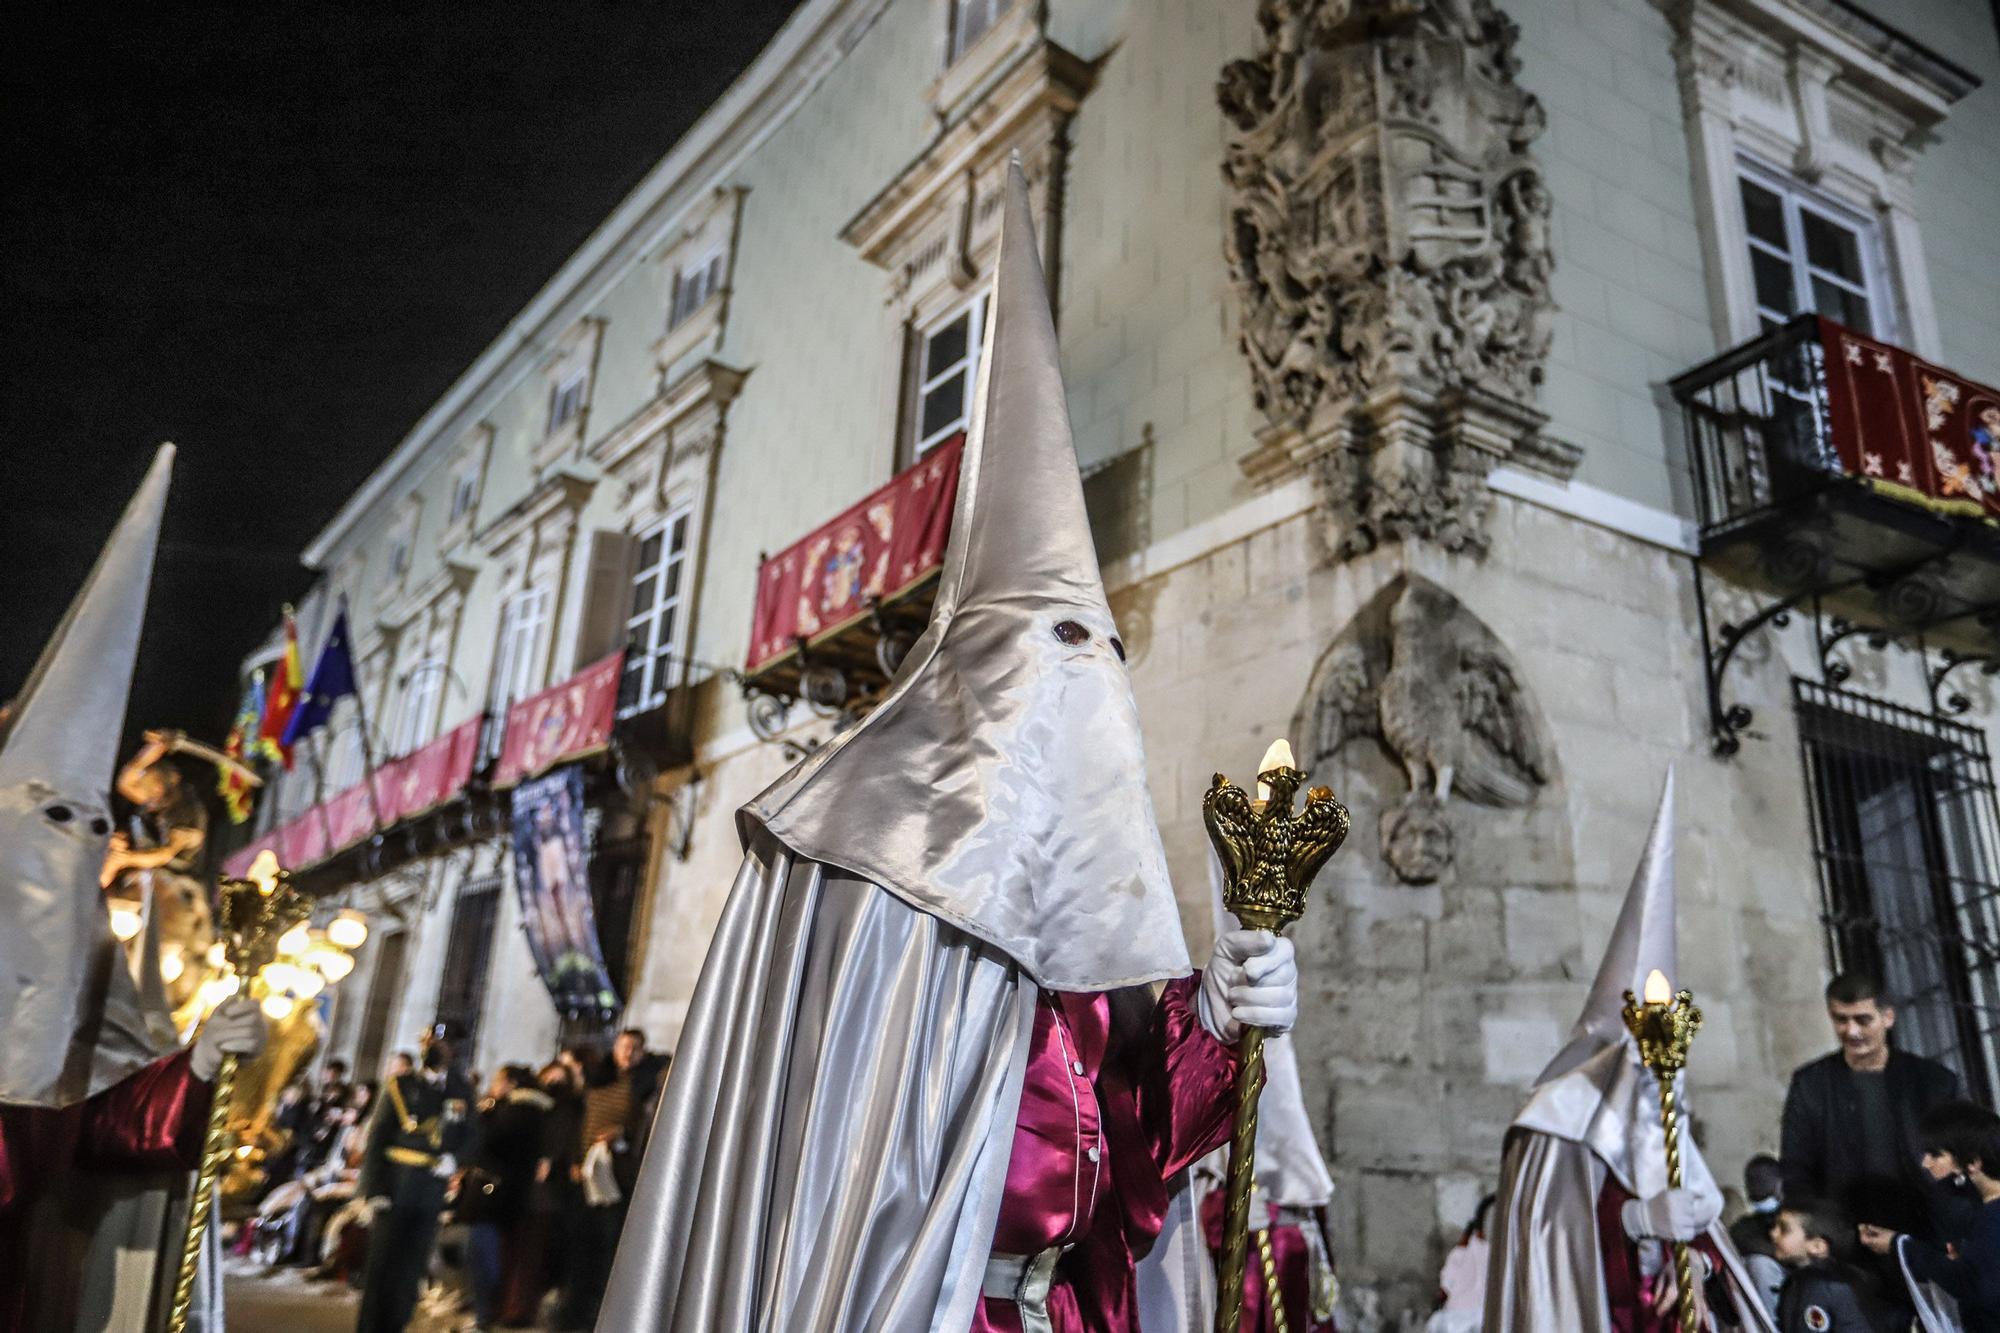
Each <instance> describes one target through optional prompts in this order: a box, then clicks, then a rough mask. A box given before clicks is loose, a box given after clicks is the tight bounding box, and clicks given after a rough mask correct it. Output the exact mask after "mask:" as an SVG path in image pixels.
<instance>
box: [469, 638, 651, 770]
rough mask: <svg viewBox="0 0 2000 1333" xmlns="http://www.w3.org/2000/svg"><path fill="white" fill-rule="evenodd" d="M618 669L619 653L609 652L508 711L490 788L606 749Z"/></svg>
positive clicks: (620, 666)
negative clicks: (498, 760) (566, 678)
mask: <svg viewBox="0 0 2000 1333" xmlns="http://www.w3.org/2000/svg"><path fill="white" fill-rule="evenodd" d="M624 666H625V654H624V652H623V651H620V652H615V653H613V654H611V656H609V657H607V658H604V659H602V660H601V661H597V662H593V663H591V664H590V665H589V666H587V667H585V668H584V669H583V670H581V671H579V672H577V673H576V674H575V675H574V676H571V677H570V678H569V679H568V680H566V681H564V682H563V683H562V684H560V685H552V686H550V687H549V688H548V689H546V690H543V691H542V692H541V693H540V694H534V695H530V696H528V697H527V698H526V699H522V700H520V701H519V702H518V703H516V704H514V705H513V706H512V707H510V708H509V709H508V710H507V732H506V737H505V739H504V740H503V741H502V743H501V747H500V764H499V767H497V768H496V769H495V770H494V772H493V785H494V786H496V787H511V786H513V785H514V784H515V783H517V782H519V781H520V780H521V779H522V778H531V777H533V776H535V775H536V774H537V773H541V772H545V771H546V770H548V769H551V768H553V767H555V766H556V765H557V764H560V763H565V762H567V761H569V760H571V759H581V758H583V757H584V756H585V755H587V754H595V753H596V752H597V751H599V750H602V749H603V748H604V747H605V746H607V745H609V744H610V743H611V724H612V723H613V722H614V721H615V720H616V719H617V713H618V676H619V673H620V671H622V670H623V669H624Z"/></svg>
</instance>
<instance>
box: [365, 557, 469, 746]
mask: <svg viewBox="0 0 2000 1333" xmlns="http://www.w3.org/2000/svg"><path fill="white" fill-rule="evenodd" d="M477 578H478V570H477V569H475V568H474V567H473V566H471V565H469V564H464V563H461V562H459V561H454V560H447V561H445V562H444V564H443V566H442V567H441V568H439V570H438V571H437V572H436V573H435V574H433V575H432V576H431V577H430V578H428V579H426V580H424V582H423V584H422V585H421V586H419V587H417V588H414V589H412V590H410V591H409V592H408V593H407V594H405V595H404V596H402V597H401V598H399V599H397V600H396V601H395V602H392V603H390V604H389V605H387V606H385V607H384V608H383V610H382V612H381V614H380V615H379V616H378V617H377V619H376V626H375V628H376V632H377V634H378V635H379V638H380V652H381V659H380V660H381V663H382V665H383V666H384V667H386V668H387V671H386V673H385V677H384V679H383V680H382V682H381V688H380V690H379V691H378V692H377V693H376V704H375V705H374V706H372V707H371V708H370V710H369V719H368V720H369V722H370V723H371V724H372V726H371V728H370V736H369V743H370V745H371V746H372V747H373V748H374V751H375V757H376V759H377V760H378V761H380V760H384V759H390V758H395V757H397V756H398V755H400V754H402V753H406V752H407V751H409V750H412V749H415V748H417V746H420V745H422V744H424V743H425V742H427V741H430V740H434V739H435V738H436V737H437V736H438V735H439V734H440V733H441V732H442V730H443V728H442V726H441V725H440V724H441V722H442V720H443V717H444V713H445V707H446V703H447V701H448V699H449V692H450V690H451V688H452V685H453V684H454V683H456V684H457V685H458V686H459V688H460V690H461V692H462V691H463V688H464V682H463V680H462V678H460V677H459V675H458V672H457V670H456V667H455V664H456V662H457V660H458V634H459V629H460V626H461V625H462V624H463V623H464V619H465V603H466V598H467V597H468V596H469V595H470V593H471V590H472V585H473V583H474V582H475V581H476V580H477ZM376 653H377V650H376V649H374V648H371V649H370V651H369V652H368V653H367V655H366V656H365V657H364V659H363V662H364V666H363V668H362V671H363V675H364V678H365V679H364V680H363V681H362V682H361V684H362V688H363V689H366V688H367V686H368V685H369V684H370V683H372V672H373V670H374V666H373V664H374V662H375V661H376ZM405 662H407V663H408V665H407V666H403V665H402V664H403V663H405ZM420 671H428V672H430V673H431V674H434V675H435V676H436V677H437V678H438V679H437V681H436V684H435V687H433V686H432V685H431V684H430V683H429V682H426V683H425V684H424V687H423V688H424V690H425V691H426V692H427V694H428V697H427V698H423V699H421V700H420V702H419V704H418V705H417V706H418V708H419V709H420V712H419V714H418V722H417V723H416V724H415V734H416V735H417V737H418V739H417V740H416V742H415V744H406V741H407V739H408V735H409V726H410V724H408V723H407V722H406V719H407V718H409V717H410V716H411V712H410V710H411V707H412V705H411V690H412V688H413V687H414V685H415V682H416V679H417V674H418V673H419V672H420ZM392 701H393V708H392V707H391V706H390V705H391V703H392Z"/></svg>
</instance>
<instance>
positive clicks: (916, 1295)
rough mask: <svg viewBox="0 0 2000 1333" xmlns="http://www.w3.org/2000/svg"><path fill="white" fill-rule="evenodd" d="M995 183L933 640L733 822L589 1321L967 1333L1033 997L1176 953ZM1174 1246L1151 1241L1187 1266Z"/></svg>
mask: <svg viewBox="0 0 2000 1333" xmlns="http://www.w3.org/2000/svg"><path fill="white" fill-rule="evenodd" d="M1007 190H1008V197H1007V201H1006V216H1005V222H1004V224H1003V228H1002V239H1001V244H1000V258H999V263H998V276H997V279H996V286H995V291H994V295H993V318H992V321H991V325H990V337H991V342H990V344H989V350H988V353H987V355H986V357H985V359H984V362H983V364H982V366H981V370H980V394H979V411H978V415H977V418H976V420H975V423H974V427H973V430H972V434H971V437H970V439H969V440H968V442H967V445H966V449H965V452H964V457H963V461H962V463H961V474H960V481H959V489H958V504H957V509H956V512H955V514H954V517H953V526H952V534H951V544H950V547H949V549H948V551H947V554H946V558H945V569H944V572H943V575H942V576H941V581H940V587H939V591H938V598H937V602H936V605H935V609H934V610H933V612H932V620H931V624H930V627H929V629H928V631H927V632H926V633H925V634H924V636H923V638H922V639H920V640H919V641H918V643H917V644H916V646H915V647H914V648H913V649H912V650H911V652H910V654H909V656H908V658H907V659H906V661H905V663H904V666H903V669H902V671H901V672H900V674H899V675H898V677H897V679H896V681H895V682H894V684H893V685H892V687H891V689H890V692H889V694H888V696H887V697H886V698H885V700H884V701H883V703H882V704H881V705H880V706H879V707H878V708H877V709H876V710H875V712H874V713H873V714H871V715H870V717H869V718H868V719H867V720H866V721H865V722H864V723H862V724H861V725H860V726H858V727H856V728H855V729H854V730H852V731H850V732H848V733H847V734H846V735H844V736H843V737H841V738H840V739H838V740H836V741H835V742H834V743H832V744H830V745H828V746H826V747H825V748H824V749H822V750H821V751H819V752H818V753H817V754H815V755H814V756H813V757H811V758H810V759H808V760H806V761H805V762H804V763H803V764H802V765H800V766H799V767H798V768H796V769H794V770H793V771H792V772H790V773H789V774H787V775H786V776H785V777H783V778H781V779H780V780H779V781H778V782H777V783H776V784H774V785H773V786H772V787H771V788H770V789H769V790H767V791H766V792H764V793H763V794H762V795H761V796H759V797H757V799H755V800H754V801H752V802H751V803H750V804H749V805H748V806H747V807H745V809H744V810H743V811H742V814H741V817H740V825H741V828H742V831H743V836H744V843H745V857H744V862H743V868H742V870H741V872H740V873H739V876H738V879H737V883H736V886H735V888H734V890H733V891H732V892H731V894H730V898H729V901H728V903H727V905H726V906H725V907H724V909H723V913H722V918H721V921H720V922H719V924H718V925H717V928H716V933H715V937H714V940H713V942H712V943H711V945H710V948H709V954H708V959H707V962H706V964H705V966H704V968H703V971H702V977H701V981H700V984H699V985H698V986H697V988H696V991H695V996H694V1000H693V1002H692V1004H691V1006H690V1008H689V1012H688V1018H687V1023H686V1026H685V1027H684V1028H683V1030H682V1035H681V1040H680V1045H679V1048H678V1050H677V1051H676V1055H675V1060H674V1067H673V1074H672V1077H671V1079H670V1080H669V1083H668V1086H667V1089H666V1091H665V1093H664V1094H663V1096H662V1101H661V1108H660V1113H659V1118H658V1121H657V1123H656V1125H655V1127H654V1131H653V1135H652V1139H651V1144H650V1147H649V1148H648V1151H647V1154H646V1160H645V1167H644V1171H643V1173H642V1176H641V1179H640V1182H639V1186H638V1188H637V1190H636V1191H635V1194H634V1197H633V1201H632V1211H631V1214H630V1217H629V1219H628V1221H627V1224H626V1226H625V1230H624V1240H623V1242H622V1244H621V1245H620V1248H619V1252H618V1258H617V1262H616V1266H615V1268H614V1271H613V1274H612V1279H611V1284H610V1290H609V1293H608V1295H607V1297H606V1300H605V1304H604V1308H603V1313H602V1315H601V1316H600V1320H599V1325H598V1327H599V1328H601V1329H605V1330H613V1329H615V1330H618V1333H667V1331H668V1330H673V1331H674V1333H696V1331H697V1330H699V1331H700V1333H730V1331H734V1330H751V1329H756V1330H784V1333H859V1331H860V1330H895V1331H896V1333H902V1330H914V1329H940V1330H950V1331H951V1333H960V1331H961V1330H963V1329H965V1328H966V1327H967V1326H968V1325H969V1324H970V1323H971V1319H972V1313H973V1309H974V1306H975V1304H976V1303H977V1301H978V1299H979V1295H980V1287H981V1283H982V1281H983V1277H984V1270H985V1265H986V1260H987V1256H988V1254H989V1253H990V1252H991V1249H992V1243H991V1242H992V1236H993V1227H994V1221H995V1218H996V1216H997V1214H998V1210H999V1206H1000V1200H1001V1196H1002V1194H1003V1192H1004V1186H1005V1180H1006V1171H1007V1162H1008V1157H1009V1152H1010V1150H1011V1148H1012V1143H1013V1133H1014V1123H1015V1115H1016V1111H1017V1106H1018V1102H1019V1099H1020V1089H1021V1080H1022V1075H1023V1070H1024V1067H1025V1061H1026V1058H1027V1052H1028V1048H1029V1042H1030V1037H1031V1034H1032V1031H1033V1025H1034V1009H1035V997H1036V993H1037V991H1036V984H1037V983H1040V984H1041V985H1044V986H1047V987H1049V988H1051V989H1068V990H1078V991H1096V990H1111V989H1114V988H1118V987H1123V986H1127V985H1131V984H1134V983H1138V982H1144V981H1150V980H1155V979H1158V978H1162V977H1169V976H1175V975H1179V974H1183V973H1186V972H1187V971H1188V970H1189V964H1188V961H1187V951H1186V944H1185V942H1184V941H1183V939H1182V937H1181V931H1180V921H1179V917H1178V914H1177V912H1176V910H1175V906H1174V901H1173V895H1172V891H1171V889H1170V887H1169V885H1168V882H1167V876H1166V868H1165V857H1164V855H1163V854H1162V852H1161V848H1160V841H1159V833H1158V830H1157V828H1156V826H1155V824H1154V819H1153V812H1152V807H1151V805H1150V802H1149V799H1148V797H1147V794H1146V789H1145V778H1144V774H1145V764H1144V761H1143V758H1142V756H1141V753H1140V745H1139V727H1138V718H1137V710H1136V708H1135V706H1134V704H1133V699H1132V692H1131V687H1130V685H1129V684H1128V683H1127V682H1126V679H1125V675H1124V671H1123V668H1122V666H1121V664H1120V661H1119V653H1118V650H1117V648H1116V647H1115V646H1114V643H1115V636H1116V632H1117V631H1116V630H1115V629H1114V627H1113V626H1112V623H1111V615H1110V611H1109V609H1108V607H1107V605H1106V603H1105V598H1104V590H1103V587H1102V584H1101V582H1100V579H1099V575H1098V569H1097V561H1096V556H1095V554H1094V552H1093V550H1092V548H1091V544H1090V534H1089V527H1088V524H1087V523H1086V521H1085V517H1084V508H1083V497H1082V483H1081V481H1080V478H1079V474H1078V470H1077V463H1076V455H1075V451H1074V448H1073V446H1072V444H1071V441H1070V434H1069V422H1068V417H1067V414H1066V411H1065V408H1064V401H1063V389H1062V382H1061V379H1060V377H1059V376H1058V374H1057V367H1056V341H1055V329H1054V324H1053V321H1052V320H1051V318H1050V313H1049V308H1048V289H1047V286H1046V284H1045V282H1044V280H1043V276H1042V271H1041V265H1040V263H1039V261H1038V260H1037V258H1036V255H1035V250H1034V240H1033V235H1034V232H1033V222H1032V220H1031V219H1030V216H1029V211H1028V203H1027V187H1026V183H1025V181H1024V180H1023V179H1022V177H1021V174H1020V171H1019V169H1018V167H1017V168H1015V169H1014V170H1013V171H1011V172H1010V173H1009V179H1008V185H1007ZM1177 1234H1183V1240H1182V1242H1181V1248H1179V1249H1176V1247H1175V1246H1174V1245H1172V1244H1169V1243H1167V1242H1166V1241H1165V1240H1164V1239H1163V1241H1162V1242H1161V1243H1159V1244H1156V1245H1155V1247H1154V1250H1155V1256H1156V1257H1157V1256H1160V1255H1161V1254H1162V1253H1163V1252H1166V1251H1174V1253H1175V1257H1176V1259H1177V1260H1178V1261H1179V1262H1181V1263H1183V1264H1184V1265H1185V1266H1186V1267H1187V1271H1190V1272H1193V1271H1198V1269H1197V1268H1196V1266H1195V1262H1194V1260H1193V1258H1192V1254H1193V1251H1192V1248H1191V1246H1190V1245H1189V1244H1188V1242H1190V1241H1191V1240H1192V1236H1191V1233H1177Z"/></svg>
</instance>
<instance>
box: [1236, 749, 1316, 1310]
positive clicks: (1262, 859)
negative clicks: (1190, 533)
mask: <svg viewBox="0 0 2000 1333" xmlns="http://www.w3.org/2000/svg"><path fill="white" fill-rule="evenodd" d="M1305 780H1306V775H1305V774H1304V773H1303V772H1301V771H1300V770H1299V769H1298V768H1297V767H1296V766H1295V761H1294V760H1293V758H1292V747H1291V744H1290V742H1288V741H1286V740H1284V739H1282V738H1280V739H1278V740H1276V741H1273V742H1272V743H1271V748H1270V749H1268V750H1266V751H1265V752H1264V759H1263V762H1262V763H1260V764H1258V766H1257V782H1256V791H1257V799H1256V800H1255V801H1252V800H1251V799H1250V797H1249V795H1248V794H1246V793H1245V792H1244V790H1243V789H1242V788H1241V787H1238V786H1237V785H1236V784H1235V783H1233V782H1231V781H1230V780H1229V779H1228V778H1226V777H1224V776H1223V775H1222V774H1220V773H1217V774H1216V775H1215V781H1214V783H1213V784H1211V785H1210V787H1209V789H1208V794H1207V795H1205V796H1204V797H1202V802H1201V815H1202V822H1203V823H1204V824H1205V825H1207V827H1208V838H1209V841H1210V842H1212V843H1213V844H1215V854H1216V856H1218V857H1219V858H1220V859H1221V861H1222V905H1223V906H1224V907H1227V908H1228V909H1229V910H1230V911H1231V912H1232V913H1234V914H1235V917H1236V919H1237V920H1238V921H1240V922H1241V923H1242V924H1243V925H1245V926H1247V927H1249V928H1250V929H1252V930H1268V931H1272V932H1274V933H1276V934H1283V933H1284V931H1285V928H1286V927H1288V926H1290V925H1291V924H1292V922H1294V921H1296V920H1298V919H1299V916H1300V915H1301V914H1302V913H1303V912H1304V911H1305V910H1306V890H1307V889H1308V888H1310V887H1311V886H1312V882H1313V877H1314V876H1316V875H1318V874H1319V872H1320V868H1321V867H1322V866H1324V865H1325V864H1326V863H1327V859H1328V858H1329V857H1331V856H1332V855H1333V854H1334V853H1335V852H1336V851H1338V850H1339V849H1340V844H1341V843H1342V842H1344V841H1346V839H1347V828H1348V816H1347V807H1346V806H1344V805H1342V804H1341V803H1340V802H1339V801H1337V800H1335V799H1334V795H1333V791H1332V790H1331V789H1330V788H1327V787H1314V788H1313V789H1312V790H1310V791H1308V792H1307V793H1306V797H1305V805H1304V807H1303V808H1302V809H1299V810H1297V811H1296V812H1295V811H1294V810H1293V808H1292V798H1293V797H1294V796H1295V795H1296V794H1297V793H1298V790H1299V788H1300V786H1302V785H1303V784H1304V782H1305ZM1263 1090H1264V1030H1263V1029H1262V1028H1245V1029H1244V1030H1243V1036H1242V1039H1241V1041H1240V1042H1239V1043H1238V1045H1237V1074H1236V1119H1235V1122H1234V1126H1233V1128H1232V1131H1231V1134H1230V1139H1229V1186H1228V1195H1227V1198H1226V1200H1225V1202H1226V1204H1227V1207H1226V1210H1225V1212H1224V1214H1223V1225H1222V1272H1221V1275H1220V1278H1219V1281H1220V1283H1221V1287H1220V1290H1219V1291H1218V1293H1217V1298H1216V1303H1215V1327H1216V1330H1217V1333H1237V1330H1238V1329H1239V1328H1240V1327H1241V1325H1242V1322H1243V1273H1244V1269H1245V1267H1246V1266H1247V1264H1248V1260H1249V1254H1248V1250H1249V1241H1250V1193H1251V1189H1252V1187H1253V1186H1254V1184H1255V1181H1256V1150H1257V1098H1258V1096H1259V1095H1260V1094H1261V1093H1262V1092H1263ZM1271 1295H1272V1299H1273V1301H1275V1300H1276V1299H1277V1293H1276V1290H1275V1288H1273V1289H1272V1292H1271Z"/></svg>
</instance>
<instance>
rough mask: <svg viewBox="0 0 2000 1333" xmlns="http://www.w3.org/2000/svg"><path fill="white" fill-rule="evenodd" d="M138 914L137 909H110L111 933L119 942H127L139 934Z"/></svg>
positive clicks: (114, 907)
mask: <svg viewBox="0 0 2000 1333" xmlns="http://www.w3.org/2000/svg"><path fill="white" fill-rule="evenodd" d="M140 925H141V922H140V920H139V912H138V909H137V908H133V907H126V906H123V905H122V904H119V905H114V906H113V907H112V909H111V933H112V935H113V936H115V937H116V938H118V939H119V940H121V941H123V940H129V939H131V938H132V937H133V936H134V935H137V934H138V933H139V926H140Z"/></svg>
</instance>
